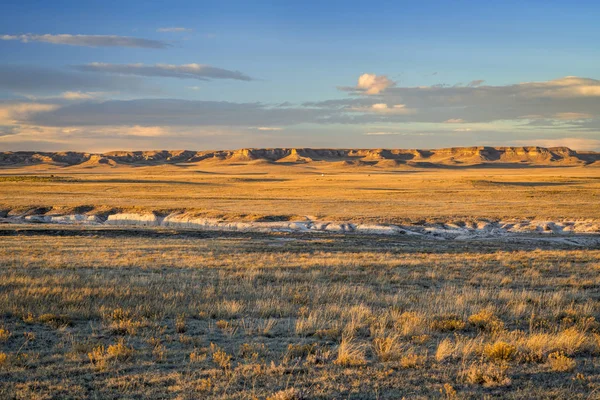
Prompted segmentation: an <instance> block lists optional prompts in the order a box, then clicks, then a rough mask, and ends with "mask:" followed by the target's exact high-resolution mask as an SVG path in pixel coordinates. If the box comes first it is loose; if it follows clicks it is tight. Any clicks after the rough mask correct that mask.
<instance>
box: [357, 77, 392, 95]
mask: <svg viewBox="0 0 600 400" xmlns="http://www.w3.org/2000/svg"><path fill="white" fill-rule="evenodd" d="M395 85H396V83H395V82H394V81H392V80H390V79H388V77H387V76H385V75H375V74H362V75H361V76H359V77H358V84H357V85H356V88H357V89H360V90H363V91H364V93H366V94H379V93H380V92H382V91H384V90H385V89H387V88H389V87H392V86H395Z"/></svg>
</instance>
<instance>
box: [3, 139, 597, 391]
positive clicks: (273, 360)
mask: <svg viewBox="0 0 600 400" xmlns="http://www.w3.org/2000/svg"><path fill="white" fill-rule="evenodd" d="M284 150H285V149H284ZM269 151H271V150H269ZM495 151H497V152H500V150H494V151H492V150H490V149H487V150H486V149H483V150H472V149H471V150H469V151H467V150H465V151H458V153H456V152H454V150H453V152H450V153H443V152H442V153H441V154H442V155H437V156H436V155H435V154H433V153H432V154H433V155H431V154H429V153H427V157H428V159H429V161H427V162H430V161H431V162H432V163H433V161H435V164H431V165H430V164H423V163H413V164H409V163H408V161H406V160H404V161H403V160H399V159H393V157H408V156H407V155H406V154H404V153H393V154H392V153H390V154H392V155H391V156H390V155H389V154H388V153H385V152H383V153H381V154H379V153H378V154H379V155H380V156H381V157H383V156H382V154H384V155H386V154H387V155H386V157H388V156H389V157H392V156H393V157H392V159H391V160H390V159H377V154H371V153H368V154H367V153H365V154H363V153H360V154H359V155H356V154H355V153H352V154H351V155H348V154H349V153H343V152H342V153H340V152H336V153H335V154H334V155H335V157H334V156H331V157H330V158H329V159H327V160H316V158H317V156H319V154H323V153H318V152H317V153H315V152H313V153H311V152H310V151H308V150H303V151H302V152H300V151H289V150H285V151H283V150H282V151H275V150H273V152H275V153H277V154H276V155H277V157H282V159H283V160H284V161H283V162H279V161H278V160H275V161H274V160H272V159H266V158H264V157H267V156H269V154H271V153H269V152H266V153H264V154H263V153H254V155H253V153H252V152H247V154H246V153H244V152H241V153H239V154H238V153H231V154H229V153H228V155H226V156H223V158H222V159H221V158H219V159H216V160H215V159H203V160H200V161H198V160H196V161H193V160H195V158H194V157H199V156H198V154H197V153H185V152H184V153H185V154H184V153H177V154H175V153H165V154H166V155H165V154H163V153H142V152H139V153H111V154H112V155H105V156H99V155H89V154H62V153H60V154H54V155H51V156H50V155H43V156H42V155H39V154H37V155H36V154H33V155H32V154H29V153H27V154H25V155H23V154H20V155H19V154H17V155H15V154H13V153H10V154H8V156H7V155H6V153H4V157H5V159H6V157H9V158H10V160H13V161H14V160H16V161H19V160H20V161H19V162H16V161H15V162H12V161H11V163H6V162H5V163H4V164H3V165H2V166H1V167H0V223H1V224H0V317H1V320H0V397H1V398H14V399H25V398H26V399H52V398H61V399H62V398H73V399H79V398H140V399H141V398H151V399H162V398H179V399H196V398H214V399H272V400H275V399H279V400H285V399H288V400H292V399H326V398H340V399H346V398H352V399H396V398H423V399H425V398H445V399H471V398H472V399H479V398H506V397H510V398H515V399H531V398H557V399H559V398H581V399H591V398H597V397H598V394H599V393H600V372H599V371H600V322H599V320H600V297H599V296H598V288H599V287H600V241H599V236H598V227H599V226H600V207H598V203H599V200H600V179H599V178H600V175H599V171H600V170H599V169H598V168H597V166H594V165H595V164H597V162H595V161H589V160H588V159H589V158H590V157H596V156H597V155H595V154H593V155H591V154H586V155H583V156H581V157H583V158H582V159H579V158H576V157H575V155H572V153H569V152H567V151H566V150H564V151H563V150H560V151H559V150H552V151H550V150H547V151H546V150H544V151H546V153H544V151H542V150H539V149H537V150H535V152H534V151H533V150H531V151H529V150H527V152H525V153H524V154H526V159H523V160H520V161H519V160H518V159H511V160H508V161H510V162H508V161H507V160H504V159H502V157H504V156H498V160H495V159H494V160H492V161H489V162H488V161H485V162H480V161H481V159H480V158H481V157H484V156H485V157H488V158H493V157H491V156H490V154H491V155H494V154H496V153H494V152H495ZM501 151H505V152H508V150H506V149H504V150H501ZM510 151H511V152H513V153H515V154H516V152H517V151H516V150H515V151H513V150H510ZM519 151H521V150H519ZM560 152H562V153H560ZM455 153H456V154H455ZM550 153H551V154H554V155H553V156H552V157H555V156H556V154H558V153H560V154H566V155H565V157H566V158H564V159H560V160H559V161H552V160H555V158H552V160H550V159H549V158H547V154H550ZM157 154H158V155H159V156H160V157H167V156H168V157H180V156H182V154H183V155H184V156H185V157H186V158H185V160H183V161H181V160H180V159H177V160H178V161H177V160H175V161H172V162H166V161H164V160H162V159H161V160H158V161H152V160H150V161H148V159H152V157H156V156H157ZM257 154H258V155H261V157H263V158H257V157H258V155H257ZM265 154H266V155H265ZM327 154H329V153H327ZM340 154H342V155H340ZM410 154H413V153H410ZM415 154H416V153H415ZM418 154H421V153H418ZM423 154H425V153H423ZM447 154H451V155H452V154H455V155H456V158H452V159H451V160H449V159H447V158H441V157H442V156H443V157H447ZM498 154H500V153H498ZM511 154H512V153H511ZM519 154H521V153H519ZM531 154H538V155H539V154H546V155H544V156H543V157H542V158H541V159H537V158H536V159H533V158H531V157H533V156H532V155H531ZM569 154H571V155H569ZM573 154H574V153H573ZM205 155H206V154H203V155H202V157H204V156H205ZM307 155H311V156H312V157H313V158H315V159H310V160H308V156H307ZM413 155H414V154H413ZM15 157H16V158H15ZM19 157H20V158H19ZM36 157H37V158H36ZM52 157H54V158H52ZM103 157H104V158H103ZM136 157H137V158H136ZM211 157H212V156H211ZM227 157H229V158H227ZM269 157H271V156H269ZM336 157H337V158H336ZM357 157H361V159H364V158H367V159H366V160H363V161H360V160H358V161H360V162H358V161H357V160H356V158H357ZM415 157H416V156H415ZM435 157H437V158H435ZM460 157H462V158H460ZM465 157H466V158H465ZM477 157H479V158H477ZM524 157H525V156H524ZM536 157H538V156H536ZM540 157H541V156H540ZM544 157H546V158H544ZM548 157H549V156H548ZM585 157H587V158H585ZM213 158H214V157H213ZM340 158H341V159H342V160H341V161H340ZM65 159H68V161H69V162H65V161H64V160H65ZM138 159H139V160H140V161H136V160H138ZM23 160H25V161H23ZM40 160H41V161H40ZM56 160H58V161H56ZM61 160H62V161H61ZM73 160H74V161H73ZM123 160H125V161H123ZM190 160H192V161H190ZM369 160H371V161H369ZM373 160H374V161H373ZM532 160H533V161H532ZM540 160H541V161H540ZM586 160H588V161H589V162H588V161H586ZM388 161H394V162H393V163H389V162H388ZM405 161H406V162H405ZM119 212H121V213H127V212H131V213H141V214H139V215H150V216H161V215H163V216H164V215H166V214H169V213H175V214H177V213H189V214H190V215H200V216H204V217H210V218H215V219H217V220H218V221H225V222H224V223H226V222H227V221H263V222H265V223H269V221H295V220H302V219H310V220H313V221H352V222H354V223H362V224H417V225H418V224H421V225H422V226H426V225H427V224H428V223H431V224H440V225H444V226H451V227H452V228H451V229H455V230H460V229H463V228H464V226H467V225H468V223H469V221H471V222H472V223H475V224H476V225H477V224H479V223H480V222H481V221H492V222H493V221H499V220H502V219H510V220H515V221H518V220H520V219H522V220H535V221H567V222H568V221H575V223H577V224H580V225H577V226H584V225H585V226H584V227H585V228H586V229H587V230H580V231H574V230H568V229H567V228H568V227H573V226H575V225H568V223H566V222H565V223H564V224H563V225H561V230H560V231H558V230H556V229H555V228H556V225H548V224H546V225H544V226H546V227H548V229H546V230H544V231H540V230H532V231H518V232H513V233H510V235H509V234H508V231H506V232H504V233H503V234H502V235H495V236H494V235H481V236H467V237H464V236H463V237H462V238H459V237H458V236H456V235H454V236H447V237H439V236H427V235H420V236H419V235H415V234H406V232H404V231H401V230H400V229H399V228H398V230H396V231H394V232H395V233H394V234H385V235H383V234H378V235H373V234H366V233H361V231H359V230H354V231H352V232H350V233H333V232H331V231H326V230H321V231H319V232H313V231H310V230H304V231H288V232H283V231H275V230H272V231H268V232H250V231H241V230H237V231H236V230H229V231H228V230H221V231H218V230H211V229H184V228H173V227H166V226H162V225H160V226H125V225H119V224H118V223H117V224H115V225H111V224H108V223H99V222H98V223H94V224H85V223H83V222H81V221H82V220H80V219H77V220H76V219H74V220H72V221H71V220H69V221H70V222H68V223H66V222H65V221H66V220H64V219H63V220H60V221H62V222H61V223H58V222H57V223H33V222H44V221H47V220H43V219H41V220H40V219H29V220H28V219H26V217H30V216H53V215H54V216H56V215H59V216H61V215H62V216H64V215H69V214H77V215H78V216H83V217H86V218H87V217H93V218H96V217H98V218H99V219H98V220H97V221H107V220H106V215H109V214H111V215H114V214H115V213H119ZM143 213H147V214H143ZM121 215H123V214H121ZM132 215H133V214H132ZM185 215H187V214H185ZM101 217H102V218H104V219H102V218H101ZM94 221H96V220H94ZM473 221H474V222H473ZM577 221H579V222H577ZM117 222H118V220H117ZM315 223H316V222H315ZM586 224H587V225H586ZM338 225H342V223H341V222H340V223H339V224H338ZM483 225H484V226H487V225H486V224H485V223H484V224H483ZM509 225H510V224H509ZM469 226H470V225H469ZM563 228H565V229H564V230H562V229H563ZM588 228H589V229H588ZM486 229H487V228H486ZM494 229H496V228H494ZM484 230H485V229H484ZM486 232H487V231H486ZM401 233H404V234H401Z"/></svg>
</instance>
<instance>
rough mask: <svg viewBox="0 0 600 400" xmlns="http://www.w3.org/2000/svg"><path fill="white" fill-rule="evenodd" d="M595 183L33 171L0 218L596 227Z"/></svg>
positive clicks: (440, 173)
mask: <svg viewBox="0 0 600 400" xmlns="http://www.w3.org/2000/svg"><path fill="white" fill-rule="evenodd" d="M599 178H600V170H599V169H598V168H595V167H547V168H543V167H535V166H534V167H529V168H495V167H494V168H491V167H486V168H483V167H482V168H464V169H446V168H412V167H411V168H383V169H381V168H374V167H373V168H372V167H361V168H354V167H350V168H346V167H344V168H334V169H331V168H329V169H328V168H318V167H314V166H310V164H309V166H306V165H294V166H281V165H271V164H266V165H255V164H252V163H239V164H234V165H230V164H217V165H212V166H211V165H191V166H186V165H158V166H141V167H131V166H119V167H115V168H106V169H104V168H100V167H98V168H90V169H82V168H79V167H60V168H57V167H54V168H49V167H48V166H45V167H44V168H40V167H39V166H32V167H20V168H4V169H0V208H1V209H3V210H5V211H9V210H15V212H18V211H25V210H28V209H32V208H34V209H35V208H42V209H43V208H46V209H47V210H51V209H52V208H54V209H55V211H61V210H74V209H75V210H76V209H81V210H84V211H87V212H92V213H93V212H97V213H102V212H106V211H109V210H125V211H131V210H137V211H155V212H168V211H172V210H186V211H194V212H199V213H202V214H204V215H209V216H218V217H221V218H226V219H233V220H248V219H259V218H267V217H273V216H276V217H284V218H293V217H303V216H306V215H310V216H315V217H318V218H324V219H332V220H353V221H357V222H405V221H419V220H428V221H436V220H438V221H448V220H453V219H465V218H470V219H477V218H490V219H499V218H534V217H535V218H546V219H565V218H572V219H594V220H600V207H597V204H598V202H599V201H600V179H599ZM65 212H67V211H65Z"/></svg>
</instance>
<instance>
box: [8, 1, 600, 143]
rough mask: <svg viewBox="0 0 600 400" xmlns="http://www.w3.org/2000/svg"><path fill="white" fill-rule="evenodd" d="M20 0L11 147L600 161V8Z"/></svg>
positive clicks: (13, 32)
mask: <svg viewBox="0 0 600 400" xmlns="http://www.w3.org/2000/svg"><path fill="white" fill-rule="evenodd" d="M5 3H8V2H5ZM11 3H13V4H3V5H2V6H0V9H1V12H0V151H17V150H36V151H67V150H73V151H91V152H103V151H111V150H151V149H173V150H174V149H190V150H209V149H236V148H244V147H317V148H323V147H337V148H350V147H359V148H440V147H453V146H544V147H555V146H568V147H571V148H573V149H577V150H595V151H600V68H599V66H600V51H598V50H600V45H599V44H598V43H599V38H600V24H598V22H597V21H598V17H600V3H599V2H597V1H553V0H545V1H537V0H533V1H524V0H520V1H512V0H506V1H501V2H483V1H461V0H453V1H439V0H438V1H427V0H425V1H419V2H414V1H411V2H408V1H389V2H386V1H380V2H365V1H360V2H354V1H349V0H346V1H337V0H330V1H302V2H300V1H298V2H295V1H276V0H272V1H269V2H262V1H252V2H249V1H219V2H212V1H211V2H209V1H170V2H168V3H167V2H159V1H156V2H154V1H126V0H121V1H110V0H105V1H95V0H88V1H84V2H82V1H51V2H49V1H19V2H17V1H13V2H11Z"/></svg>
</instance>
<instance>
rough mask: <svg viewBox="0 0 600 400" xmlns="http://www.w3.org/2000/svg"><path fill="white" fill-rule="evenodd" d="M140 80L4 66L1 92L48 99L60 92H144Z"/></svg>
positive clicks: (1, 72) (58, 70)
mask: <svg viewBox="0 0 600 400" xmlns="http://www.w3.org/2000/svg"><path fill="white" fill-rule="evenodd" d="M143 86H144V85H143V84H142V81H141V79H140V78H137V77H131V76H129V77H122V76H106V75H103V74H88V73H82V72H77V71H69V70H60V69H54V68H43V67H32V66H26V65H0V90H8V91H12V92H15V93H19V94H35V95H36V97H47V96H45V95H47V94H53V95H54V93H56V92H88V91H109V92H115V91H128V90H129V91H140V90H141V88H142V87H143Z"/></svg>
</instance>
